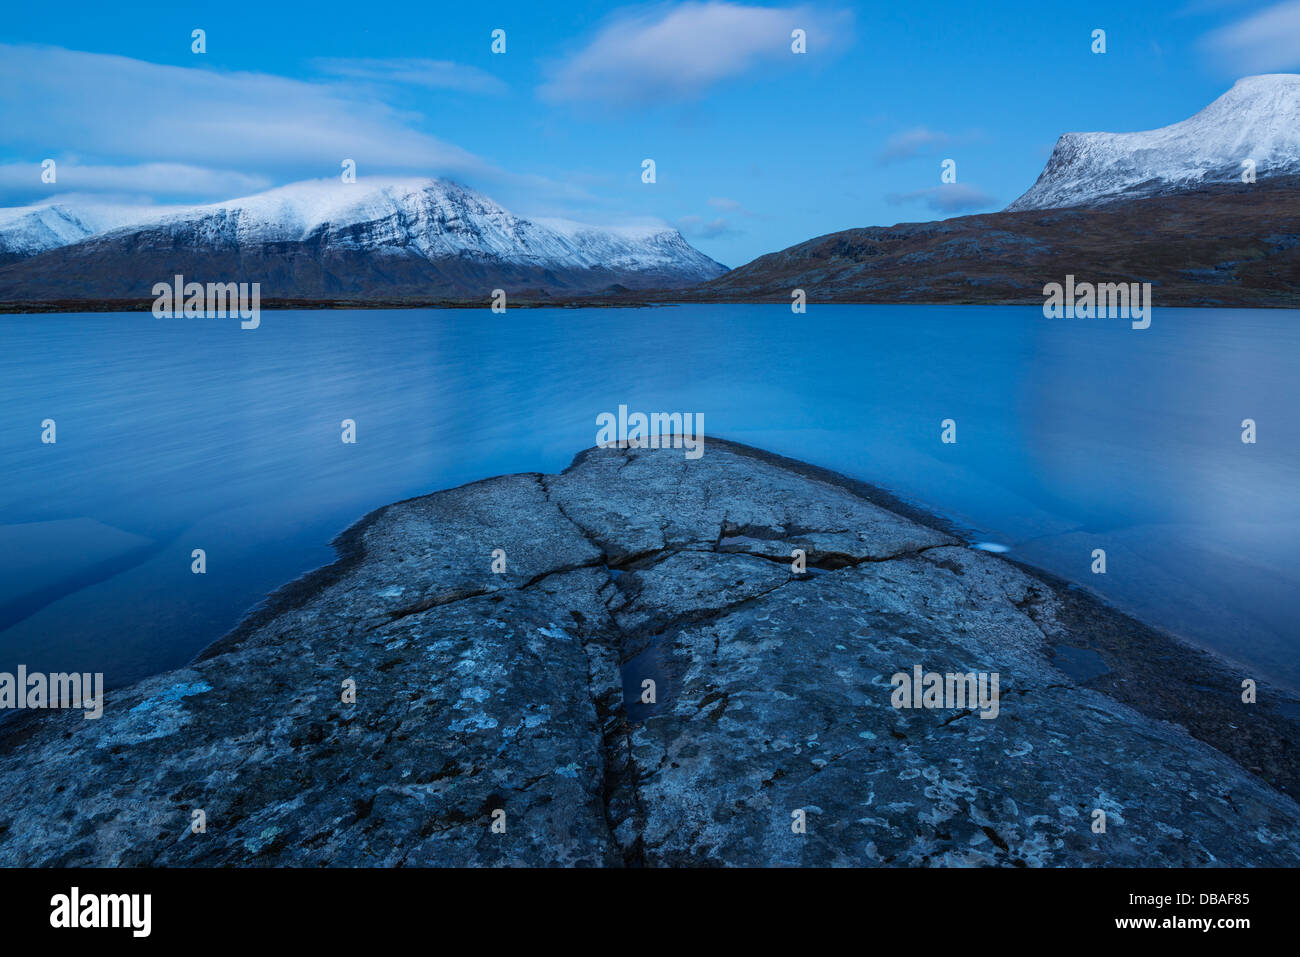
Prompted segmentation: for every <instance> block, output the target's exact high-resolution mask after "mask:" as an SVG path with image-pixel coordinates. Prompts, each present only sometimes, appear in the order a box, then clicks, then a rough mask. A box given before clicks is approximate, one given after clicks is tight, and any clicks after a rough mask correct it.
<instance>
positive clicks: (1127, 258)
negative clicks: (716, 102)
mask: <svg viewBox="0 0 1300 957" xmlns="http://www.w3.org/2000/svg"><path fill="white" fill-rule="evenodd" d="M1070 274H1073V275H1075V276H1077V277H1079V279H1080V280H1085V279H1086V280H1088V281H1093V282H1150V283H1152V285H1153V289H1152V300H1153V302H1154V304H1155V305H1156V306H1174V305H1242V306H1245V305H1250V306H1286V307H1292V308H1294V307H1298V306H1300V177H1287V178H1282V179H1275V180H1268V181H1263V180H1261V181H1260V182H1259V183H1257V184H1255V185H1253V186H1247V185H1243V184H1236V185H1235V186H1218V187H1207V188H1204V189H1201V190H1195V191H1189V192H1182V193H1177V194H1171V195H1162V196H1153V197H1150V198H1147V199H1140V200H1135V201H1132V202H1126V203H1111V204H1108V205H1104V206H1100V207H1096V208H1087V207H1076V208H1072V209H1053V210H1026V211H1024V212H1001V213H987V214H983V215H979V216H962V217H959V218H956V219H949V220H944V221H942V222H934V223H901V224H899V225H896V226H887V227H884V226H882V227H872V228H866V229H849V230H844V231H843V232H838V233H832V234H830V235H828V236H821V237H819V238H817V239H812V240H809V241H808V242H805V243H800V244H799V245H796V246H791V247H790V248H789V249H784V250H782V251H780V252H777V253H770V254H768V255H766V256H761V257H759V258H758V259H756V260H754V261H753V262H751V263H748V264H747V265H744V266H739V267H737V268H736V269H733V270H731V271H730V272H728V273H727V274H726V275H724V276H721V277H719V278H718V279H715V280H712V281H711V282H707V283H704V284H702V285H701V286H698V287H696V288H695V289H692V290H689V291H687V292H686V293H683V294H680V295H675V296H673V297H672V298H674V299H678V300H693V301H734V300H759V301H762V300H769V301H774V302H785V303H789V302H790V301H791V299H790V294H791V290H793V289H796V288H802V289H804V290H805V292H806V293H807V296H808V301H809V302H810V303H819V302H823V303H825V302H904V303H906V302H914V303H942V302H985V303H1034V304H1040V305H1041V304H1042V302H1043V291H1042V290H1043V285H1044V284H1045V283H1048V282H1063V281H1064V280H1065V277H1066V276H1067V275H1070Z"/></svg>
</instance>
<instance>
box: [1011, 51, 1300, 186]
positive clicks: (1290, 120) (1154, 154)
mask: <svg viewBox="0 0 1300 957" xmlns="http://www.w3.org/2000/svg"><path fill="white" fill-rule="evenodd" d="M1248 159H1249V160H1254V161H1255V171H1256V176H1257V178H1258V179H1261V180H1262V179H1264V178H1265V177H1268V176H1280V175H1297V174H1300V75H1297V74H1294V73H1274V74H1267V75H1264V76H1250V77H1245V78H1244V79H1241V80H1238V81H1237V82H1236V83H1235V84H1234V85H1233V87H1232V89H1230V90H1229V91H1228V92H1227V93H1225V94H1223V95H1222V96H1221V97H1219V98H1218V99H1217V100H1215V101H1214V102H1213V103H1211V104H1210V105H1209V106H1207V107H1206V108H1205V109H1203V110H1201V111H1200V112H1199V113H1197V114H1196V115H1195V116H1193V117H1191V118H1190V119H1186V120H1183V121H1182V122H1181V123H1174V124H1173V125H1172V126H1165V127H1162V128H1160V129H1158V130H1147V131H1145V132H1140V133H1066V134H1065V135H1064V136H1062V137H1061V138H1060V140H1058V141H1057V144H1056V148H1055V149H1054V150H1053V151H1052V155H1051V158H1050V159H1049V160H1048V161H1047V166H1046V167H1045V168H1044V170H1043V172H1042V174H1041V175H1040V176H1039V177H1038V181H1037V182H1036V183H1034V185H1033V186H1032V187H1031V188H1030V189H1029V191H1028V192H1026V193H1025V194H1024V195H1023V196H1021V197H1020V198H1019V199H1017V200H1016V201H1015V202H1014V203H1012V204H1011V205H1010V206H1008V207H1007V211H1008V212H1015V211H1017V210H1026V209H1054V208H1060V207H1065V206H1096V205H1100V204H1103V203H1108V202H1114V201H1116V200H1121V199H1136V198H1140V197H1143V196H1154V195H1157V194H1161V193H1168V192H1174V191H1177V190H1182V189H1194V188H1196V187H1199V186H1203V185H1207V184H1212V183H1229V182H1238V183H1239V182H1241V175H1242V173H1243V171H1244V168H1243V166H1242V163H1243V161H1245V160H1248Z"/></svg>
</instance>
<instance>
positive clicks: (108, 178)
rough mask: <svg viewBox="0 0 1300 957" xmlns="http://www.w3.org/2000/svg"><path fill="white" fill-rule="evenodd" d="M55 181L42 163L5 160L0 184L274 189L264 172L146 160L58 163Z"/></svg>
mask: <svg viewBox="0 0 1300 957" xmlns="http://www.w3.org/2000/svg"><path fill="white" fill-rule="evenodd" d="M55 172H56V173H57V177H56V180H55V182H54V183H50V184H45V183H41V173H42V169H41V165H40V164H39V163H8V164H5V165H0V190H4V191H6V192H10V191H27V192H30V191H31V190H33V189H36V190H55V189H58V190H65V189H70V190H74V191H77V192H81V191H85V192H95V193H99V192H105V193H120V194H127V195H136V196H140V195H145V196H193V195H214V196H222V197H232V196H239V195H245V194H248V193H256V192H259V191H261V190H264V189H269V188H270V187H271V186H272V185H273V184H272V182H271V180H270V179H269V178H267V177H265V176H258V175H255V174H247V173H240V172H237V171H233V170H216V169H204V168H202V167H198V166H187V165H184V164H181V163H141V164H138V165H135V166H99V165H83V164H80V163H75V162H70V163H69V162H65V163H59V164H58V165H57V168H56V170H55Z"/></svg>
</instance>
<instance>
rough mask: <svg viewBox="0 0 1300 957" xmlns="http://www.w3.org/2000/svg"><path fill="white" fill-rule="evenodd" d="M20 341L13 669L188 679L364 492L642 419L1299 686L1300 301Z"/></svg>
mask: <svg viewBox="0 0 1300 957" xmlns="http://www.w3.org/2000/svg"><path fill="white" fill-rule="evenodd" d="M0 345H2V346H3V349H0V409H2V410H3V414H0V670H6V671H12V670H13V669H14V667H16V665H17V664H19V663H23V664H26V665H27V666H28V667H29V668H31V669H33V670H74V669H75V670H79V671H98V670H102V671H104V672H106V675H107V678H108V681H109V683H110V684H120V683H122V682H124V681H129V680H134V679H136V678H139V677H142V676H144V675H148V674H151V673H155V672H158V671H161V670H164V669H167V668H172V667H176V666H179V665H182V664H184V663H185V662H187V661H188V660H190V659H191V658H192V657H193V656H194V654H196V653H197V652H198V651H199V650H200V649H201V648H202V647H203V646H205V645H206V644H208V643H209V642H210V641H212V640H213V639H215V638H217V637H219V636H220V635H221V634H222V633H224V632H225V631H226V630H228V629H229V628H230V627H232V626H233V625H234V624H235V623H236V622H237V620H238V619H239V618H240V617H241V615H242V613H243V612H244V611H245V610H246V609H248V608H249V607H250V606H252V605H253V604H255V603H256V602H257V601H259V600H260V599H261V598H262V597H263V596H264V595H265V594H266V593H267V592H269V591H271V590H273V589H274V588H276V587H277V586H279V585H281V584H283V583H285V582H286V581H289V580H291V579H293V578H295V577H297V576H298V575H299V574H301V573H302V572H304V571H307V570H309V569H311V568H313V567H316V566H319V565H321V564H324V563H326V562H328V561H330V560H331V559H332V557H333V553H332V551H331V549H329V548H328V542H329V540H330V539H331V538H332V537H333V536H334V534H336V533H337V532H339V531H341V530H342V529H343V528H345V527H346V526H348V525H349V524H351V523H352V522H353V521H355V520H356V519H358V518H360V517H361V516H362V515H363V514H364V513H366V512H367V511H369V510H371V509H372V508H375V507H377V506H380V505H383V504H386V503H388V502H392V501H395V500H397V499H401V498H405V497H408V496H411V495H416V494H420V493H423V492H428V491H433V490H436V489H440V488H447V487H451V486H455V485H458V484H461V483H464V482H469V481H473V480H475V479H479V478H484V477H487V476H490V475H497V474H501V473H507V472H519V471H555V470H559V469H562V468H564V467H565V466H566V465H567V464H568V463H569V462H570V461H571V459H572V457H573V455H574V454H575V453H576V452H577V451H579V450H580V449H582V448H585V447H587V446H590V445H591V444H593V442H594V440H595V435H596V424H595V423H596V416H597V415H598V414H599V413H601V412H606V411H611V412H612V411H615V410H617V408H618V406H619V405H620V404H626V405H627V406H629V408H630V409H632V410H633V411H637V410H640V411H645V412H652V411H682V412H695V413H700V414H703V416H704V426H705V432H706V436H707V435H710V434H711V435H717V436H722V437H726V438H732V439H736V440H738V441H742V442H746V443H749V444H751V445H756V446H760V447H762V448H767V449H770V450H772V451H774V452H778V453H781V454H783V455H788V456H792V457H794V458H798V459H803V460H806V461H809V462H812V463H814V464H816V465H821V466H825V467H827V468H831V469H835V470H837V471H840V472H844V473H846V474H848V475H851V476H853V477H855V478H860V479H863V480H865V481H868V482H872V483H875V484H878V485H881V486H884V487H886V488H888V489H890V490H892V491H894V492H895V493H896V494H899V495H900V496H901V497H903V498H905V499H907V500H909V501H912V502H915V503H917V504H920V505H922V506H925V507H928V508H930V509H932V510H933V511H936V512H939V513H942V514H943V515H945V516H947V517H949V518H951V519H953V520H955V521H956V522H958V523H960V525H961V526H963V527H964V528H966V529H968V530H969V534H970V540H971V541H972V542H973V543H974V542H985V543H994V544H999V545H1003V546H1007V547H1008V548H1009V551H1008V552H1007V554H1008V555H1009V557H1013V558H1018V559H1021V560H1024V561H1027V562H1030V563H1033V564H1036V565H1038V566H1041V567H1044V568H1046V569H1048V570H1050V571H1053V572H1056V573H1057V574H1060V575H1062V576H1064V577H1066V578H1068V579H1070V580H1071V581H1074V582H1077V583H1079V584H1081V585H1083V586H1085V587H1088V588H1090V589H1092V590H1095V591H1097V592H1098V593H1100V594H1102V595H1104V596H1105V597H1106V598H1107V599H1108V600H1110V601H1112V602H1114V603H1115V604H1117V605H1119V606H1120V607H1122V608H1125V609H1126V610H1129V611H1131V612H1133V613H1135V614H1136V615H1138V616H1139V617H1141V618H1143V619H1144V620H1146V621H1149V622H1151V623H1153V624H1156V625H1159V626H1162V627H1165V628H1167V629H1169V630H1171V631H1173V632H1176V633H1178V634H1181V635H1183V636H1185V637H1187V638H1189V639H1190V640H1192V641H1194V642H1197V643H1199V644H1202V645H1204V646H1206V647H1209V648H1212V649H1215V650H1218V651H1220V652H1221V653H1223V654H1225V655H1227V656H1229V657H1231V658H1234V659H1236V660H1237V661H1240V662H1242V663H1243V665H1244V670H1243V674H1244V675H1247V674H1248V675H1250V676H1253V677H1264V678H1271V679H1273V680H1276V681H1281V682H1283V683H1285V684H1288V685H1290V686H1292V687H1300V663H1298V661H1297V658H1298V656H1297V654H1296V651H1297V647H1298V645H1300V636H1298V635H1297V627H1296V623H1295V622H1296V618H1297V611H1298V610H1300V600H1297V597H1296V596H1297V585H1298V584H1300V496H1298V495H1297V493H1296V490H1297V488H1300V416H1298V415H1297V413H1298V412H1300V403H1297V401H1296V400H1297V393H1298V388H1297V385H1296V371H1297V369H1300V313H1297V312H1295V311H1283V310H1186V309H1157V310H1156V312H1155V316H1154V320H1153V322H1152V325H1151V328H1149V329H1147V330H1142V331H1137V330H1132V329H1130V328H1129V326H1128V324H1127V323H1125V322H1121V321H1118V320H1056V321H1053V320H1047V319H1044V318H1043V317H1042V313H1041V310H1039V309H1037V308H1033V307H983V306H960V307H952V306H949V307H924V306H838V307H829V306H823V307H811V308H810V309H809V311H808V313H807V314H806V315H803V316H796V315H792V314H791V312H790V310H789V308H788V307H784V306H684V307H665V308H653V309H612V310H570V309H547V310H512V311H511V312H509V313H507V314H506V315H505V316H495V315H493V314H492V313H491V312H490V311H489V310H487V309H480V310H436V311H434V310H429V311H426V310H419V311H352V312H337V311H325V312H272V313H265V314H263V317H262V324H261V327H260V328H259V329H256V330H250V331H243V330H240V329H239V327H238V323H237V322H236V321H231V320H197V319H189V320H179V319H178V320H157V319H154V318H153V317H152V316H151V315H149V314H147V313H143V314H120V315H117V314H113V315H110V314H90V315H42V316H5V317H0ZM47 418H49V419H54V420H55V421H56V423H57V430H58V431H57V436H58V441H57V443H56V444H54V445H43V444H42V443H41V441H40V436H41V422H42V420H44V419H47ZM347 418H350V419H354V420H355V421H356V423H357V434H358V441H357V443H356V444H355V445H345V444H343V443H342V442H341V441H340V432H341V429H340V423H341V421H342V420H343V419H347ZM1245 418H1252V419H1254V420H1255V421H1256V423H1257V428H1258V442H1257V443H1256V444H1254V445H1247V444H1243V443H1242V441H1241V431H1242V430H1241V422H1242V420H1243V419H1245ZM944 419H953V420H955V421H956V423H957V442H956V444H952V445H945V444H943V443H941V442H940V432H941V427H940V423H941V422H942V420H944ZM706 442H707V439H706ZM705 454H706V455H707V454H708V452H707V444H706V451H705ZM195 548H202V549H204V550H205V551H206V553H207V574H206V575H194V574H191V572H190V564H191V557H190V556H191V552H192V550H193V549H195ZM1096 548H1103V549H1105V551H1106V556H1107V571H1106V574H1105V575H1097V574H1093V573H1092V571H1091V566H1092V562H1093V559H1092V552H1093V550H1094V549H1096Z"/></svg>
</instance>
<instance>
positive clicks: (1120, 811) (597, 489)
mask: <svg viewBox="0 0 1300 957" xmlns="http://www.w3.org/2000/svg"><path fill="white" fill-rule="evenodd" d="M335 544H336V548H337V549H338V551H339V559H338V561H337V562H335V563H334V564H332V565H330V566H328V567H326V568H324V569H320V570H318V571H316V572H313V573H312V574H310V575H308V576H305V577H304V578H303V579H301V580H299V581H298V582H294V583H292V584H291V585H289V586H286V587H285V588H283V589H281V590H280V591H279V592H277V593H276V594H275V595H273V596H271V598H270V599H268V601H267V602H266V603H265V604H264V605H263V606H262V607H261V608H259V609H258V610H256V611H255V612H254V613H253V614H252V615H250V616H249V618H248V619H247V620H246V621H245V622H244V623H242V624H241V626H240V627H239V628H237V629H236V630H235V631H234V632H232V633H231V634H230V635H227V636H226V637H225V638H224V639H222V640H221V641H220V642H218V643H217V644H215V645H213V646H212V647H211V648H209V649H208V650H207V651H206V652H204V654H203V655H201V656H200V658H199V659H198V660H196V661H195V662H194V663H193V664H192V665H191V666H190V667H188V668H184V669H180V670H178V671H174V672H171V673H168V674H164V675H159V676H156V677H153V678H150V679H147V680H145V681H142V682H140V683H138V684H136V685H133V686H131V687H128V688H124V689H120V690H118V691H116V692H110V693H109V695H108V696H107V701H106V704H105V713H104V716H103V718H101V719H99V720H85V719H83V718H82V717H81V715H80V713H79V712H77V713H46V714H43V715H41V716H39V717H38V718H30V717H28V718H25V719H24V720H22V721H19V722H12V723H11V726H10V727H7V728H5V729H4V730H3V732H0V752H2V753H3V757H2V758H0V863H3V864H5V865H10V866H30V865H108V866H118V865H149V866H181V865H207V866H211V865H230V866H282V865H290V866H320V865H343V866H401V865H405V866H442V865H537V866H555V865H560V866H569V865H590V866H602V865H603V866H622V865H632V866H680V865H737V866H763V865H893V866H942V865H999V866H1061V865H1064V866H1140V865H1188V866H1240V865H1246V866H1249V865H1284V866H1294V865H1296V864H1297V863H1300V849H1298V848H1297V843H1298V841H1297V839H1298V838H1300V807H1298V806H1297V804H1296V802H1295V800H1294V799H1293V797H1292V795H1294V794H1296V789H1297V787H1300V761H1298V759H1297V758H1296V756H1295V751H1296V749H1295V748H1294V747H1292V744H1293V742H1294V741H1295V738H1296V728H1297V723H1296V721H1295V719H1294V717H1293V715H1294V714H1295V713H1296V712H1295V710H1294V709H1295V708H1296V702H1295V701H1294V699H1291V698H1286V697H1285V696H1282V695H1281V694H1280V693H1279V692H1276V691H1275V690H1273V689H1268V688H1262V689H1261V693H1260V700H1259V703H1257V704H1253V705H1247V704H1243V703H1242V702H1241V699H1240V683H1241V677H1242V676H1241V675H1238V674H1237V673H1236V672H1235V671H1234V669H1232V668H1231V666H1229V665H1227V664H1225V663H1223V662H1221V661H1219V660H1218V659H1215V658H1213V657H1211V656H1210V655H1208V654H1205V653H1202V652H1199V651H1196V650H1194V649H1191V648H1189V647H1187V646H1185V645H1183V644H1181V643H1180V642H1177V641H1176V640H1174V639H1172V638H1170V637H1169V636H1166V635H1163V634H1161V633H1160V632H1158V631H1155V630H1154V629H1150V628H1148V627H1146V626H1144V625H1142V624H1140V623H1138V622H1135V621H1133V620H1132V619H1130V618H1128V617H1126V616H1124V615H1122V614H1120V613H1118V612H1117V611H1115V610H1113V609H1110V608H1108V607H1106V606H1105V605H1103V604H1101V603H1100V602H1098V601H1097V600H1095V599H1094V598H1092V597H1091V596H1089V595H1087V594H1086V593H1084V592H1081V591H1078V590H1076V589H1072V588H1070V587H1069V586H1068V585H1066V584H1065V583H1064V582H1060V581H1057V580H1055V579H1052V578H1050V577H1049V576H1046V575H1043V574H1042V573H1039V572H1035V571H1033V570H1031V569H1026V568H1023V567H1020V566H1017V565H1016V564H1014V563H1012V562H1009V561H1006V560H1005V559H1002V558H999V557H997V556H993V555H989V554H986V553H983V552H978V551H974V550H971V549H970V548H968V547H966V546H965V545H964V543H963V542H962V541H961V540H960V538H959V537H958V536H957V535H956V534H955V533H954V530H953V529H950V528H946V527H944V526H943V524H942V523H940V522H937V521H935V520H934V519H933V517H931V516H928V515H926V514H924V513H922V512H919V511H917V510H915V509H911V508H909V507H907V506H906V505H904V504H903V503H901V502H898V501H897V500H895V499H893V498H892V497H890V496H888V495H887V494H886V493H883V492H881V491H880V490H877V489H873V488H871V487H870V486H867V485H864V484H862V483H857V482H854V481H852V480H849V479H846V478H844V477H842V476H838V475H835V474H833V473H829V472H825V471H823V470H820V469H817V468H815V467H813V466H808V465H805V464H803V463H798V462H793V461H791V460H788V459H782V458H780V457H777V456H773V455H770V454H768V453H764V452H761V451H759V450H756V449H750V448H747V447H745V446H741V445H737V444H734V443H727V442H722V441H720V440H716V439H710V442H709V447H708V451H707V454H706V455H704V456H703V457H702V458H700V459H698V460H694V461H691V460H686V459H684V457H683V455H682V452H681V450H671V449H661V450H628V449H604V450H589V451H587V452H584V453H582V454H580V455H579V456H578V457H577V458H576V459H575V461H574V463H573V464H572V465H571V466H570V467H569V468H568V469H566V470H565V471H564V472H562V473H560V474H558V475H542V474H536V473H530V474H523V475H510V476H502V477H498V478H493V479H487V480H484V481H481V482H475V483H472V484H470V485H466V486H462V487H460V488H456V489H450V490H447V491H442V492H437V493H433V494H431V495H427V496H422V497H419V498H414V499H410V500H407V501H404V502H398V503H395V504H393V505H389V506H386V507H385V508H382V509H379V510H377V511H376V512H374V513H372V514H371V515H369V516H367V517H366V518H365V519H363V520H362V521H361V522H359V523H357V524H356V525H354V526H353V527H352V528H351V529H349V530H348V531H347V532H345V533H344V534H343V535H342V536H340V538H339V540H338V541H337V542H336V543H335ZM796 549H797V550H800V551H802V552H803V553H804V554H805V556H806V563H807V570H806V571H802V572H800V571H796V570H795V569H794V568H792V562H793V559H792V552H794V551H795V550H796ZM502 561H503V562H504V570H503V571H500V568H501V562H502ZM494 563H495V565H496V568H497V569H498V570H497V571H494ZM918 666H919V667H920V668H922V669H923V670H924V671H925V672H937V673H944V674H966V673H977V674H981V675H983V674H990V673H992V674H996V675H997V676H998V678H999V679H1000V684H999V686H998V687H999V697H998V702H997V707H996V717H992V716H990V717H989V718H988V719H986V718H985V717H983V716H982V714H984V713H987V711H985V712H981V710H980V709H979V708H977V707H934V708H919V707H918V708H898V707H895V706H894V699H893V696H892V693H893V688H892V687H891V676H892V675H895V674H896V673H904V674H910V673H912V672H913V669H914V668H915V667H918ZM646 681H652V682H653V683H654V684H653V689H654V695H653V697H652V698H651V696H649V695H647V692H646V689H647V688H648V687H649V686H647V685H645V684H644V682H646ZM352 684H354V686H355V701H350V700H345V699H347V698H348V697H349V695H348V687H349V685H352ZM196 812H201V813H197V814H196ZM1098 812H1104V814H1105V821H1106V828H1105V831H1104V832H1100V833H1099V832H1097V831H1096V830H1095V828H1096V824H1095V822H1096V821H1097V819H1098ZM199 820H201V821H202V822H203V825H204V827H203V828H202V829H201V830H200V829H199V828H198V825H197V823H196V822H197V821H199Z"/></svg>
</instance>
